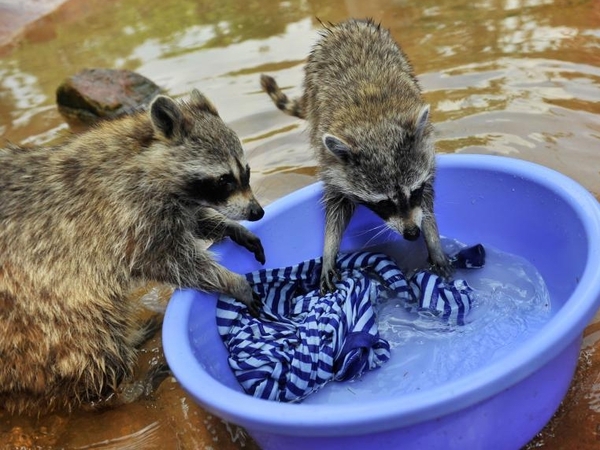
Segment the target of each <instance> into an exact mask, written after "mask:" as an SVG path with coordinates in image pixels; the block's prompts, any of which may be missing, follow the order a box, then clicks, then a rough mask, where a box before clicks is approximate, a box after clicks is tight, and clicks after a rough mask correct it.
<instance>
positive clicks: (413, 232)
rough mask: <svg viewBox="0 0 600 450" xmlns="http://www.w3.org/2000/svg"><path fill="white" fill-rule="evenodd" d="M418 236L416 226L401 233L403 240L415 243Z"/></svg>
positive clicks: (419, 233) (419, 232)
mask: <svg viewBox="0 0 600 450" xmlns="http://www.w3.org/2000/svg"><path fill="white" fill-rule="evenodd" d="M420 235H421V230H420V229H419V227H417V226H414V227H410V228H406V229H405V230H404V232H403V233H402V236H404V239H406V240H407V241H416V240H417V239H418V238H419V236H420Z"/></svg>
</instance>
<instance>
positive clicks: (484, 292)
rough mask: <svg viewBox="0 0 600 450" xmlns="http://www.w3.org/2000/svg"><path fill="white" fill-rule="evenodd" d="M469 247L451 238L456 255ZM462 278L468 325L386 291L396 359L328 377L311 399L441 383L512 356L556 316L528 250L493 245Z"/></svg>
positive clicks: (386, 330)
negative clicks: (347, 376)
mask: <svg viewBox="0 0 600 450" xmlns="http://www.w3.org/2000/svg"><path fill="white" fill-rule="evenodd" d="M462 247H464V245H463V244H461V243H459V242H457V241H453V240H446V241H445V243H444V248H445V250H446V252H447V253H448V254H454V253H455V252H457V251H458V250H460V249H461V248H462ZM388 249H390V246H389V245H388ZM389 253H391V254H393V253H394V249H393V248H391V249H390V252H389ZM454 276H455V278H456V279H457V280H464V281H466V283H467V284H468V285H469V286H470V287H471V288H472V290H473V291H472V293H471V300H472V305H471V308H470V311H469V312H468V313H467V314H466V316H465V323H464V324H457V323H456V321H452V320H450V321H448V320H444V319H442V318H440V317H437V316H434V315H432V314H431V313H429V312H424V311H422V312H418V311H414V309H413V308H411V307H410V305H407V304H406V299H404V298H393V297H392V298H385V296H383V297H382V298H381V299H378V300H377V304H376V306H375V311H376V314H377V324H378V327H379V334H380V337H381V338H383V339H385V340H386V341H387V342H388V343H389V344H390V350H391V357H390V360H389V361H387V362H386V363H385V364H383V365H382V366H381V367H380V368H378V369H376V370H373V371H370V372H367V373H365V374H364V375H363V376H362V377H361V378H359V379H357V380H354V381H351V382H346V383H336V382H332V383H328V384H327V385H325V386H324V387H323V388H322V389H321V390H320V391H318V392H317V393H315V394H312V395H311V396H309V397H307V398H306V399H305V400H304V403H309V404H327V403H354V402H356V401H362V400H365V401H366V400H370V399H382V398H389V397H390V396H401V395H404V394H410V393H415V392H419V391H424V390H428V389H432V388H435V387H440V386H442V385H443V384H444V383H450V382H452V381H456V380H458V379H459V378H461V377H464V376H467V375H469V374H471V373H473V372H475V371H476V370H479V369H482V368H483V367H485V366H487V365H489V364H491V363H493V362H494V361H498V360H499V359H501V358H503V357H505V356H506V355H507V354H509V353H510V352H511V350H513V349H514V348H515V347H517V346H519V345H522V343H523V342H524V341H526V340H527V339H529V338H530V337H532V336H533V335H535V333H537V332H538V331H539V330H540V329H541V328H542V327H543V326H544V324H546V323H547V322H548V320H549V319H550V318H551V317H552V308H551V302H550V294H549V292H548V289H547V287H546V284H545V282H544V280H543V279H542V277H541V275H540V274H539V272H538V271H537V269H536V268H535V267H534V266H533V265H532V264H531V263H530V262H528V261H527V260H525V259H523V258H521V257H520V256H517V255H513V254H509V253H506V252H502V251H500V250H497V249H495V248H490V247H487V248H486V263H485V266H484V267H483V268H480V269H461V270H457V271H456V273H455V275H454Z"/></svg>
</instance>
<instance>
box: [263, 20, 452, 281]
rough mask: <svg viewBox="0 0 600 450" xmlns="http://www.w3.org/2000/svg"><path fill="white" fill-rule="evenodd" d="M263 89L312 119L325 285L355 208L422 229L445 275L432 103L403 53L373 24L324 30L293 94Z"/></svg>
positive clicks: (409, 232)
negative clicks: (299, 87)
mask: <svg viewBox="0 0 600 450" xmlns="http://www.w3.org/2000/svg"><path fill="white" fill-rule="evenodd" d="M261 86H262V88H263V90H264V91H266V93H267V94H269V96H270V97H271V99H272V100H273V102H274V103H275V105H276V106H277V107H278V108H279V109H281V110H282V111H283V112H285V113H287V114H289V115H293V116H296V117H300V118H304V119H306V120H307V121H308V128H309V132H310V142H311V146H312V147H313V148H314V149H315V151H316V158H317V160H318V163H319V166H320V177H321V179H322V181H323V184H324V198H323V201H324V204H325V214H326V217H325V222H326V224H325V243H324V251H323V269H322V274H321V291H322V292H328V291H332V290H334V289H335V284H334V279H335V277H336V276H337V273H336V270H335V260H336V255H337V253H338V251H339V247H340V241H341V238H342V234H343V232H344V230H345V228H346V226H347V225H348V222H349V221H350V219H351V217H352V214H353V212H354V210H355V207H356V205H357V204H362V205H365V206H367V207H368V208H370V209H371V210H372V211H373V212H375V213H376V214H377V215H378V216H379V217H381V218H382V219H383V220H384V221H385V223H386V224H387V226H388V227H389V228H391V229H392V230H395V231H396V232H398V233H400V234H401V235H403V236H404V238H405V239H407V240H410V241H413V240H416V239H417V238H419V236H420V234H421V232H422V234H423V237H424V240H425V243H426V246H427V249H428V252H429V259H430V263H431V269H432V270H433V271H434V272H436V273H438V274H440V275H443V276H444V277H448V276H449V275H450V274H451V266H450V263H449V260H448V257H447V256H446V255H445V254H444V252H443V250H442V247H441V244H440V237H439V232H438V226H437V222H436V218H435V215H434V212H433V200H434V189H433V182H434V177H435V170H436V169H435V151H434V143H433V126H432V124H431V122H430V120H429V105H427V104H426V103H425V102H424V100H423V98H422V95H421V89H420V87H419V84H418V82H417V79H416V78H415V75H414V73H413V69H412V67H411V64H410V63H409V61H408V58H407V57H406V55H405V54H404V52H403V51H402V49H401V48H400V47H399V46H398V44H397V43H396V42H395V41H394V39H393V38H392V36H391V34H390V32H389V31H388V30H385V29H383V28H382V27H381V26H380V25H378V24H375V23H374V22H373V21H372V20H354V19H352V20H348V21H346V22H342V23H340V24H338V25H332V24H329V25H328V26H324V29H323V31H322V32H321V37H320V40H319V41H318V42H317V43H316V44H315V45H314V47H313V49H312V51H311V53H310V55H309V57H308V61H307V63H306V66H305V78H304V92H303V94H302V95H301V96H300V97H299V98H296V99H289V98H288V97H287V96H286V95H285V94H284V93H283V92H282V91H281V89H280V88H279V87H278V85H277V83H276V82H275V80H274V79H273V78H272V77H270V76H268V75H264V74H263V75H261Z"/></svg>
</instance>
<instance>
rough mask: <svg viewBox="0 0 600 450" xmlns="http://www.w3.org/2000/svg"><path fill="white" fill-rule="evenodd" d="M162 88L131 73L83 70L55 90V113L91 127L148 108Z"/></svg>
mask: <svg viewBox="0 0 600 450" xmlns="http://www.w3.org/2000/svg"><path fill="white" fill-rule="evenodd" d="M160 93H161V89H160V88H159V87H158V86H157V85H156V84H155V83H153V82H152V81H151V80H149V79H148V78H146V77H144V76H142V75H140V74H137V73H135V72H132V71H130V70H116V69H84V70H82V71H81V72H78V73H76V74H75V75H73V76H71V77H69V78H67V79H66V80H65V81H63V82H62V84H61V85H60V86H59V87H58V89H57V90H56V103H57V104H58V111H59V112H60V113H61V114H62V116H63V117H64V118H65V119H66V120H67V122H69V123H73V122H75V123H76V124H83V125H91V124H93V123H95V122H97V121H98V120H102V119H114V118H116V117H119V116H122V115H125V114H130V113H132V112H134V111H138V110H142V109H145V108H147V106H148V105H149V103H150V101H152V99H153V98H154V97H155V96H156V95H158V94H160Z"/></svg>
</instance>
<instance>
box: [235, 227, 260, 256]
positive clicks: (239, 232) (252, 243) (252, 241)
mask: <svg viewBox="0 0 600 450" xmlns="http://www.w3.org/2000/svg"><path fill="white" fill-rule="evenodd" d="M230 237H231V240H232V241H233V242H235V243H236V244H238V245H241V246H242V247H244V248H245V249H246V250H248V251H249V252H252V253H254V257H255V258H256V260H257V261H258V262H259V263H261V264H264V263H265V261H266V258H265V250H264V248H263V246H262V242H261V241H260V238H259V237H258V236H256V235H255V234H254V233H252V232H250V231H248V230H247V229H245V228H244V227H240V228H238V229H236V230H235V231H233V232H232V233H231V234H230Z"/></svg>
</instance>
